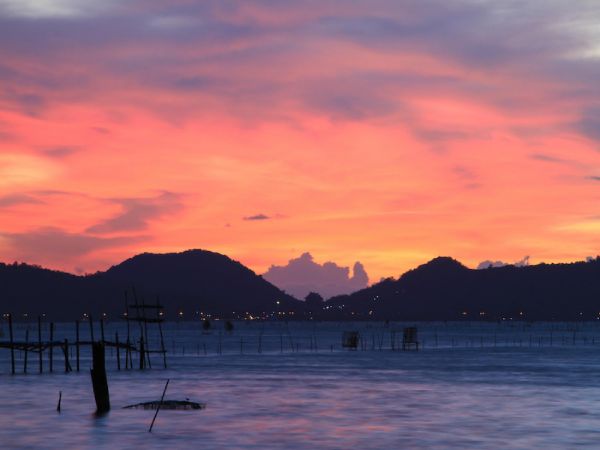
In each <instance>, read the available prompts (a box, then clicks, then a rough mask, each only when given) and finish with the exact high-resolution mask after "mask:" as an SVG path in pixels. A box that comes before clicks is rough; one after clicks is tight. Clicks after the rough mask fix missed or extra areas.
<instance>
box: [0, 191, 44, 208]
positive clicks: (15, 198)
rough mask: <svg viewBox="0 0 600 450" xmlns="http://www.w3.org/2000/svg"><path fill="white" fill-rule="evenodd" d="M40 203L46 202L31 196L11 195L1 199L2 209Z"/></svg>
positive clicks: (0, 206) (0, 205)
mask: <svg viewBox="0 0 600 450" xmlns="http://www.w3.org/2000/svg"><path fill="white" fill-rule="evenodd" d="M40 203H44V202H43V201H41V200H40V199H38V198H36V197H34V196H32V195H29V194H11V195H5V196H2V197H0V208H4V207H9V206H18V205H24V204H30V205H31V204H40Z"/></svg>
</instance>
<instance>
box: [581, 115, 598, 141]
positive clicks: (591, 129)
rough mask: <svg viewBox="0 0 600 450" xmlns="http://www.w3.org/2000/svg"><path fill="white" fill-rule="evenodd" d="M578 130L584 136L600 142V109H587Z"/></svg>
mask: <svg viewBox="0 0 600 450" xmlns="http://www.w3.org/2000/svg"><path fill="white" fill-rule="evenodd" d="M577 128H578V130H579V131H580V132H581V133H583V135H584V136H586V137H588V138H589V139H592V140H594V141H598V142H600V107H595V108H589V109H586V110H585V111H584V112H583V114H582V117H581V119H580V120H579V122H578V123H577Z"/></svg>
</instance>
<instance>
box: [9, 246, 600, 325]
mask: <svg viewBox="0 0 600 450" xmlns="http://www.w3.org/2000/svg"><path fill="white" fill-rule="evenodd" d="M0 286H1V287H2V291H1V297H0V308H1V311H0V312H2V313H8V312H10V313H13V314H14V317H15V319H22V318H23V315H24V314H28V317H29V319H30V320H32V319H35V318H36V317H37V316H38V315H42V314H45V315H46V317H47V318H48V319H50V320H75V319H78V318H81V317H82V315H83V314H84V313H87V314H92V315H93V316H95V317H100V316H101V315H102V314H103V313H106V314H107V317H108V318H109V319H117V318H119V317H120V316H121V315H122V314H123V312H124V311H125V304H126V302H125V295H124V293H125V291H128V296H129V299H128V301H129V304H132V303H133V302H134V299H133V290H132V287H133V286H135V291H136V294H137V298H138V300H139V301H140V302H141V301H142V299H143V300H144V301H145V302H146V303H152V304H154V303H156V301H157V298H159V299H160V303H161V304H162V305H164V311H165V314H166V317H167V318H168V319H169V318H170V319H173V318H175V317H179V312H183V318H184V319H192V318H194V317H196V316H197V313H198V312H203V313H205V314H206V313H208V314H216V315H219V316H221V317H227V318H231V317H233V318H237V317H244V315H245V314H246V313H250V314H252V315H254V316H263V315H266V316H268V317H277V316H278V314H277V313H279V312H281V313H283V312H288V313H289V312H290V311H293V312H294V316H293V317H294V318H307V317H310V316H313V317H314V318H316V319H325V320H345V319H379V320H502V319H505V320H511V319H512V320H592V319H594V320H595V319H598V318H599V317H600V259H599V258H597V259H595V260H591V261H588V262H577V263H570V264H539V265H531V266H526V267H515V266H504V267H491V268H488V269H481V270H474V269H469V268H467V267H465V266H464V265H462V264H461V263H460V262H458V261H456V260H454V259H452V258H448V257H438V258H435V259H433V260H431V261H430V262H428V263H426V264H423V265H421V266H419V267H417V268H416V269H413V270H410V271H408V272H406V273H405V274H403V275H402V276H401V277H400V278H398V279H397V280H396V279H392V278H389V279H385V280H383V281H381V282H379V283H377V284H375V285H373V286H371V287H368V288H366V289H362V290H360V291H357V292H355V293H353V294H350V295H342V296H336V297H333V298H330V299H329V300H327V301H326V302H324V303H323V304H322V308H323V309H322V310H318V308H317V310H315V308H314V307H312V308H310V311H311V312H310V313H307V309H306V305H305V303H304V302H302V301H299V300H297V299H295V298H293V297H291V296H290V295H287V294H286V293H285V292H283V291H281V290H280V289H278V288H277V287H275V286H273V285H272V284H270V283H268V282H267V281H266V280H264V279H263V278H262V277H261V276H259V275H256V274H255V273H254V272H252V271H251V270H250V269H248V268H247V267H245V266H243V265H242V264H240V263H239V262H236V261H233V260H231V259H230V258H228V257H227V256H225V255H221V254H219V253H214V252H209V251H205V250H188V251H185V252H182V253H167V254H152V253H143V254H140V255H137V256H134V257H133V258H130V259H128V260H126V261H124V262H122V263H121V264H118V265H116V266H113V267H111V268H110V269H108V270H107V271H105V272H98V273H95V274H93V275H85V276H76V275H72V274H68V273H65V272H58V271H53V270H48V269H44V268H41V267H38V266H32V265H28V264H16V263H15V264H1V263H0ZM277 302H279V303H277ZM280 317H283V316H280ZM288 317H290V316H286V318H288Z"/></svg>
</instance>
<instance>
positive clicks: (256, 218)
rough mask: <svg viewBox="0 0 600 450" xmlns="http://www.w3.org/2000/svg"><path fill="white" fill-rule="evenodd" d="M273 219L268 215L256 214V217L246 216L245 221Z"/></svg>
mask: <svg viewBox="0 0 600 450" xmlns="http://www.w3.org/2000/svg"><path fill="white" fill-rule="evenodd" d="M269 219H271V217H270V216H267V215H266V214H256V215H254V216H246V217H244V218H243V220H269Z"/></svg>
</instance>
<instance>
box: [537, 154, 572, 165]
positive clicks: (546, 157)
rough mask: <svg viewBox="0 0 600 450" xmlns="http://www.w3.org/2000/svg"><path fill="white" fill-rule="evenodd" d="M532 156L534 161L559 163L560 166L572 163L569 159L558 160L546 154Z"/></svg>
mask: <svg viewBox="0 0 600 450" xmlns="http://www.w3.org/2000/svg"><path fill="white" fill-rule="evenodd" d="M530 156H531V158H532V159H537V160H538V161H544V162H549V163H559V164H566V163H570V161H569V160H567V159H564V158H558V157H556V156H552V155H547V154H545V153H534V154H532V155H530Z"/></svg>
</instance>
